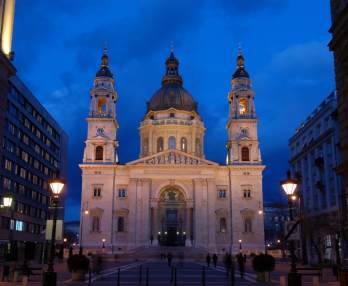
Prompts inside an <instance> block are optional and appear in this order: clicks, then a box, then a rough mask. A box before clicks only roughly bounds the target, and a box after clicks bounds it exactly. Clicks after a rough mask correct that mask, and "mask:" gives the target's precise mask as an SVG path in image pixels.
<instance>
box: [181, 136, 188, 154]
mask: <svg viewBox="0 0 348 286" xmlns="http://www.w3.org/2000/svg"><path fill="white" fill-rule="evenodd" d="M180 148H181V151H184V152H187V139H186V138H185V137H182V138H181V140H180Z"/></svg>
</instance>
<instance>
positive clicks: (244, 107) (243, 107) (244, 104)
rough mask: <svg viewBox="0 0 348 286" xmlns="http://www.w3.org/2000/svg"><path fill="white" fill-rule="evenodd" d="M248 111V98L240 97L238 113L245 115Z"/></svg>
mask: <svg viewBox="0 0 348 286" xmlns="http://www.w3.org/2000/svg"><path fill="white" fill-rule="evenodd" d="M247 113H248V100H247V99H245V98H242V99H240V100H239V114H240V115H245V114H247Z"/></svg>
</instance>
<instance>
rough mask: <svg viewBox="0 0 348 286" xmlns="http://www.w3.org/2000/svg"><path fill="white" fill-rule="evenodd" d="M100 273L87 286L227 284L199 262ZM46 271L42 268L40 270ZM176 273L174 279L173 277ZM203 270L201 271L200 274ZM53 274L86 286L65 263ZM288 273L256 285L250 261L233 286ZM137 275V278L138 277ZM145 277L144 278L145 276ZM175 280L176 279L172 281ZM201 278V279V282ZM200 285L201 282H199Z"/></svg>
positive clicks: (279, 269) (108, 268) (126, 265)
mask: <svg viewBox="0 0 348 286" xmlns="http://www.w3.org/2000/svg"><path fill="white" fill-rule="evenodd" d="M103 266H104V270H103V271H101V273H100V274H99V275H91V279H90V285H96V286H102V285H115V286H118V285H119V286H128V285H149V286H160V285H161V286H166V285H168V286H169V285H170V286H174V285H178V286H179V285H184V286H195V285H197V286H202V285H205V286H210V285H214V286H223V285H226V286H228V285H233V284H231V279H230V277H227V276H226V271H225V268H224V267H223V266H222V265H221V264H220V265H218V266H217V267H216V268H215V267H214V266H210V267H209V268H208V267H206V265H205V263H203V262H199V261H184V262H182V263H181V262H180V261H179V260H174V262H173V264H172V267H169V266H168V264H167V261H165V260H153V261H133V262H118V263H116V262H106V263H103ZM44 269H46V266H44ZM174 269H176V275H175V274H174V273H175V272H174ZM203 269H204V270H203ZM55 270H56V271H57V274H58V283H57V285H72V286H75V285H76V286H78V285H86V286H87V285H89V281H88V280H89V279H87V280H86V281H85V282H73V281H72V280H71V274H70V273H69V272H68V270H67V267H66V262H58V263H56V265H55ZM288 271H289V263H282V262H279V261H278V263H277V266H276V269H275V271H274V272H272V277H271V282H270V283H268V284H263V283H259V282H257V281H256V273H255V272H254V271H253V270H252V269H251V265H250V261H248V262H247V265H246V273H245V275H244V278H243V279H242V278H241V277H240V274H239V272H238V271H236V272H235V283H234V285H236V286H238V285H270V286H275V285H280V284H279V280H280V276H286V274H287V273H288ZM140 273H141V275H140ZM147 273H148V274H147ZM175 276H176V279H175ZM41 278H42V275H41V274H39V275H36V276H31V277H30V282H29V284H28V285H29V286H34V285H41V284H42V282H41ZM203 278H205V279H203ZM203 281H204V282H203ZM334 281H335V280H334V277H333V276H332V275H330V271H329V270H328V269H327V270H325V271H324V279H323V281H322V282H321V283H320V286H324V285H325V286H326V285H327V286H334V285H335V286H336V285H338V283H337V282H334ZM19 285H23V284H22V283H21V282H18V283H13V282H11V283H9V282H0V286H19ZM311 285H313V283H312V278H311V277H308V276H307V277H304V279H303V286H311Z"/></svg>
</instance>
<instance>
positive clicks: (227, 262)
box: [224, 253, 231, 277]
mask: <svg viewBox="0 0 348 286" xmlns="http://www.w3.org/2000/svg"><path fill="white" fill-rule="evenodd" d="M224 264H225V270H226V276H227V277H228V275H229V274H230V268H231V255H230V254H229V253H226V254H225V257H224Z"/></svg>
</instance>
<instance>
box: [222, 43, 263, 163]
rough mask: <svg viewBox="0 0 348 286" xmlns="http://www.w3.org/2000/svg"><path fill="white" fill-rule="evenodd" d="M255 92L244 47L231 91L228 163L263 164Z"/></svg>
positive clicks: (228, 123) (238, 60) (240, 52)
mask: <svg viewBox="0 0 348 286" xmlns="http://www.w3.org/2000/svg"><path fill="white" fill-rule="evenodd" d="M254 99H255V92H254V90H253V89H252V87H251V80H250V78H249V74H248V73H247V71H246V70H245V67H244V56H243V54H242V51H241V50H240V51H239V53H238V56H237V67H236V71H235V72H234V74H233V76H232V80H231V90H230V92H229V93H228V102H229V118H228V122H227V130H228V141H227V146H226V147H227V160H226V161H227V162H226V163H227V164H228V165H236V164H246V165H248V164H261V163H262V161H261V153H260V149H259V141H258V135H257V117H256V111H255V104H254Z"/></svg>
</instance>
